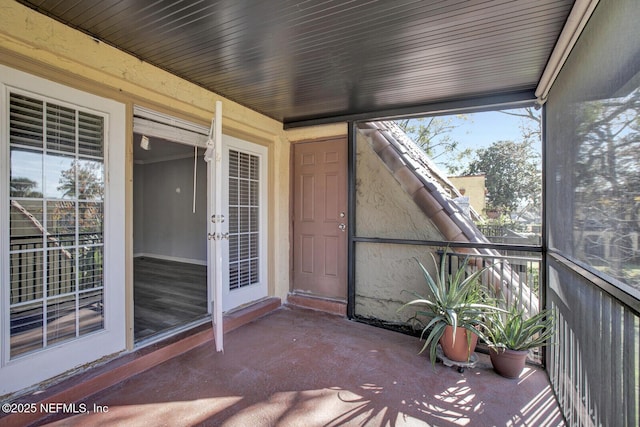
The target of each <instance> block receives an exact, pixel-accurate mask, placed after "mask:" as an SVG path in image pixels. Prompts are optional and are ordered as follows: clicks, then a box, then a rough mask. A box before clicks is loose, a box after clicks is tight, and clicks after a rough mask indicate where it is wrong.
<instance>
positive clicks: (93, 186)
mask: <svg viewBox="0 0 640 427" xmlns="http://www.w3.org/2000/svg"><path fill="white" fill-rule="evenodd" d="M78 198H79V199H85V200H103V199H104V171H103V164H102V161H96V160H79V161H78Z"/></svg>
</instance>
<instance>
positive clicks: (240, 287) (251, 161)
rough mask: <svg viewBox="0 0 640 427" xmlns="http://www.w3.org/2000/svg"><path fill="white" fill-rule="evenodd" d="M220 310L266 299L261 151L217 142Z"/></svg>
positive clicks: (264, 189)
mask: <svg viewBox="0 0 640 427" xmlns="http://www.w3.org/2000/svg"><path fill="white" fill-rule="evenodd" d="M222 156H223V159H222V168H223V170H222V176H223V177H224V178H223V185H222V198H223V206H224V209H223V211H224V213H223V214H224V217H225V218H226V221H225V222H224V223H223V224H224V233H225V237H226V236H227V233H228V238H225V239H223V240H222V251H223V254H222V272H223V289H222V292H223V294H222V308H223V310H224V311H229V310H232V309H234V308H236V307H239V306H241V305H243V304H247V303H250V302H252V301H256V300H258V299H260V298H263V297H266V296H267V279H266V271H267V269H266V261H267V260H266V247H267V245H266V239H267V221H266V218H267V148H266V147H263V146H260V145H256V144H252V143H249V142H247V141H243V140H240V139H238V138H234V137H231V136H227V135H224V136H223V137H222Z"/></svg>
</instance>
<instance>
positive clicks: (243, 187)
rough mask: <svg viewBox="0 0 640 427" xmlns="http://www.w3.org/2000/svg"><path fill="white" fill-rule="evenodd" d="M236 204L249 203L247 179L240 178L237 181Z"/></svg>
mask: <svg viewBox="0 0 640 427" xmlns="http://www.w3.org/2000/svg"><path fill="white" fill-rule="evenodd" d="M238 204H239V205H241V206H248V205H249V181H247V180H246V179H241V180H239V182H238Z"/></svg>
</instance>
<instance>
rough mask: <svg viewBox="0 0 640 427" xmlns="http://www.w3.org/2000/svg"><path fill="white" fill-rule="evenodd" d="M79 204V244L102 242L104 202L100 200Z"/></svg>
mask: <svg viewBox="0 0 640 427" xmlns="http://www.w3.org/2000/svg"><path fill="white" fill-rule="evenodd" d="M78 206H79V208H78V239H79V240H78V244H80V245H91V244H99V243H102V240H103V237H102V235H103V229H102V227H103V224H102V222H103V221H102V219H103V213H102V210H103V204H102V203H100V202H80V203H78Z"/></svg>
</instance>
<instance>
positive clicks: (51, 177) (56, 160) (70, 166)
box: [44, 154, 76, 199]
mask: <svg viewBox="0 0 640 427" xmlns="http://www.w3.org/2000/svg"><path fill="white" fill-rule="evenodd" d="M44 196H45V197H47V198H51V199H71V198H75V197H76V162H75V160H74V158H73V157H71V156H66V155H63V154H47V155H46V156H45V159H44Z"/></svg>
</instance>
